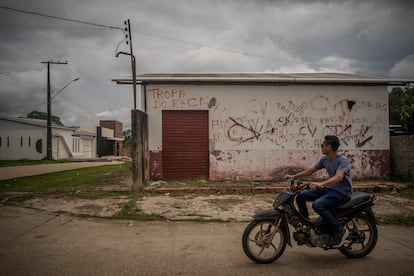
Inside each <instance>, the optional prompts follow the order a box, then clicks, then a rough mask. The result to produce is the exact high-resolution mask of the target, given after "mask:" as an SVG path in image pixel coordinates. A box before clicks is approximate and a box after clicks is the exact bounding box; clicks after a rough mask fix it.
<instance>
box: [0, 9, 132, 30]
mask: <svg viewBox="0 0 414 276" xmlns="http://www.w3.org/2000/svg"><path fill="white" fill-rule="evenodd" d="M0 8H1V9H5V10H11V11H15V12H21V13H26V14H32V15H37V16H43V17H48V18H53V19H57V20H62V21H69V22H75V23H80V24H85V25H91V26H96V27H102V28H108V29H114V30H121V31H122V32H123V31H124V30H123V29H122V28H120V27H114V26H108V25H103V24H97V23H93V22H87V21H82V20H77V19H71V18H65V17H60V16H54V15H48V14H44V13H40V12H33V11H25V10H20V9H15V8H10V7H5V6H1V7H0Z"/></svg>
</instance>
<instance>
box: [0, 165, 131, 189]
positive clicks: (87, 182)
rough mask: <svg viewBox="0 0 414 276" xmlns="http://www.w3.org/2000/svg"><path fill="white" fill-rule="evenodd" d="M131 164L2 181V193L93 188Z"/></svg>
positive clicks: (0, 184)
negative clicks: (112, 172) (113, 172)
mask: <svg viewBox="0 0 414 276" xmlns="http://www.w3.org/2000/svg"><path fill="white" fill-rule="evenodd" d="M129 166H130V164H127V163H126V164H120V165H106V166H99V167H90V168H82V169H77V170H71V171H64V172H56V173H51V174H45V175H38V176H30V177H22V178H17V179H9V180H3V181H0V192H34V193H38V192H48V191H51V190H52V191H56V190H66V191H67V190H73V189H76V188H83V187H93V186H98V185H99V184H102V181H104V180H108V179H110V178H111V177H115V175H113V174H108V172H110V171H114V170H117V169H119V168H126V167H129Z"/></svg>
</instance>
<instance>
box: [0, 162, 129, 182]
mask: <svg viewBox="0 0 414 276" xmlns="http://www.w3.org/2000/svg"><path fill="white" fill-rule="evenodd" d="M121 163H123V162H120V161H98V162H71V163H57V164H44V165H28V166H13V167H0V180H6V179H13V178H18V177H24V176H33V175H41V174H47V173H53V172H60V171H68V170H75V169H80V168H86V167H97V166H104V165H115V164H121Z"/></svg>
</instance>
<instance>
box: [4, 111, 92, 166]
mask: <svg viewBox="0 0 414 276" xmlns="http://www.w3.org/2000/svg"><path fill="white" fill-rule="evenodd" d="M46 135H47V129H46V121H44V120H36V119H28V118H13V117H0V160H20V159H33V160H40V159H43V158H45V157H46ZM95 154H96V137H95V134H94V133H91V132H88V131H84V130H81V129H79V128H72V127H65V126H59V125H55V124H52V158H53V159H55V160H60V159H85V158H94V157H95Z"/></svg>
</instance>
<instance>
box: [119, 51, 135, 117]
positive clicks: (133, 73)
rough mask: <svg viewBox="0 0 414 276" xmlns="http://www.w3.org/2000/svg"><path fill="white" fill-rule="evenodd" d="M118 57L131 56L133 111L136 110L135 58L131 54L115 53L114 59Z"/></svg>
mask: <svg viewBox="0 0 414 276" xmlns="http://www.w3.org/2000/svg"><path fill="white" fill-rule="evenodd" d="M119 55H127V56H131V65H132V88H133V92H134V110H137V75H136V64H135V56H134V55H133V54H131V53H126V52H118V53H116V55H115V57H119Z"/></svg>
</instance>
